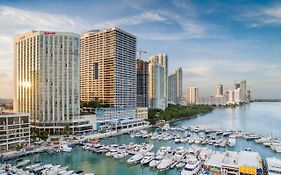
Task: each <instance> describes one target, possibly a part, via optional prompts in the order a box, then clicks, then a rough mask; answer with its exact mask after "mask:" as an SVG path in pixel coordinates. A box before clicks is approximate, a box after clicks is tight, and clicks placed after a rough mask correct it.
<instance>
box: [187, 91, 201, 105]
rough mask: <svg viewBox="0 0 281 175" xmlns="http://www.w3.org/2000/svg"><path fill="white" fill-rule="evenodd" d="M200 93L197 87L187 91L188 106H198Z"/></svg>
mask: <svg viewBox="0 0 281 175" xmlns="http://www.w3.org/2000/svg"><path fill="white" fill-rule="evenodd" d="M198 94H199V92H198V88H197V87H189V88H188V90H187V103H188V104H197V102H198V97H199V95H198Z"/></svg>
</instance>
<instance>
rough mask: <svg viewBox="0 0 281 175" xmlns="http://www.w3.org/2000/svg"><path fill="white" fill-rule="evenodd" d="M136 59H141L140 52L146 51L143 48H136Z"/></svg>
mask: <svg viewBox="0 0 281 175" xmlns="http://www.w3.org/2000/svg"><path fill="white" fill-rule="evenodd" d="M136 52H137V59H140V60H141V54H142V53H147V52H146V51H145V50H137V51H136Z"/></svg>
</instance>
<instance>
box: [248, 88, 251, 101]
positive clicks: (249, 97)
mask: <svg viewBox="0 0 281 175" xmlns="http://www.w3.org/2000/svg"><path fill="white" fill-rule="evenodd" d="M249 102H251V91H250V90H248V91H247V103H249Z"/></svg>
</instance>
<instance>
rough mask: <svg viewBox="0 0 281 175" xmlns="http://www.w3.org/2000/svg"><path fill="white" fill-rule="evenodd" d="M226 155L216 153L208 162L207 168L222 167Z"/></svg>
mask: <svg viewBox="0 0 281 175" xmlns="http://www.w3.org/2000/svg"><path fill="white" fill-rule="evenodd" d="M225 154H226V153H222V152H216V153H214V154H213V155H212V156H211V157H210V159H209V160H208V161H207V162H206V165H207V166H212V167H219V168H220V167H221V164H222V161H223V159H224V157H225Z"/></svg>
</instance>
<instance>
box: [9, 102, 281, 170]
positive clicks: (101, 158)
mask: <svg viewBox="0 0 281 175" xmlns="http://www.w3.org/2000/svg"><path fill="white" fill-rule="evenodd" d="M255 105H256V104H251V106H254V107H255ZM252 108H253V107H252ZM223 110H224V111H227V110H228V109H217V110H215V111H214V113H213V114H207V115H212V117H213V118H212V119H214V118H215V117H217V112H221V111H223ZM236 110H240V109H239V108H236V109H233V111H236ZM251 110H252V109H251ZM269 114H270V113H269ZM205 117H206V115H205V116H200V117H196V118H194V119H189V120H183V121H181V122H180V123H181V124H178V123H177V122H175V123H171V125H165V126H163V127H161V128H152V129H147V130H140V131H137V132H136V131H134V132H130V133H123V134H122V135H117V136H111V137H104V138H101V139H100V142H99V144H94V145H93V144H91V143H86V142H85V143H84V144H83V146H78V145H76V146H74V147H72V149H71V150H70V152H68V151H65V152H64V151H61V152H55V153H52V154H51V153H50V152H49V151H45V152H42V153H37V154H32V155H29V156H25V157H22V158H21V159H23V160H25V159H26V160H30V161H31V163H34V162H41V163H43V164H50V162H51V163H52V164H53V165H62V166H68V167H69V169H71V170H73V171H79V170H83V171H84V172H85V173H95V174H104V175H105V174H151V175H152V174H169V175H170V174H171V175H176V174H186V173H187V174H188V173H190V172H186V171H195V172H196V171H197V169H199V170H198V172H200V173H201V174H206V173H207V172H209V173H210V172H213V171H217V172H220V173H223V172H224V171H234V172H236V173H237V172H239V171H246V170H248V169H249V168H245V167H244V169H243V166H242V164H243V163H245V162H243V161H242V160H241V159H242V158H243V157H245V154H252V157H256V158H253V159H252V160H257V161H253V162H259V164H260V162H261V164H262V165H263V167H262V168H261V167H255V168H254V167H252V169H251V171H252V172H255V173H257V172H259V171H262V172H263V173H265V172H266V171H267V167H271V168H269V169H268V171H272V172H278V171H279V169H280V168H278V166H276V165H279V163H280V162H279V161H280V159H281V156H280V153H278V148H279V144H280V139H279V135H277V134H268V132H267V131H268V130H272V127H270V129H264V131H265V132H263V133H261V132H260V130H259V132H253V131H251V130H243V128H242V129H241V128H228V129H225V128H223V127H220V128H219V127H214V126H213V125H219V124H218V121H219V120H215V121H214V122H215V124H214V123H211V122H210V120H208V118H207V119H206V118H205ZM234 117H236V116H233V118H234ZM247 117H248V116H247ZM209 118H210V117H209ZM203 119H204V120H205V121H206V122H209V123H210V124H209V125H205V124H204V123H203V122H202V121H201V120H203ZM267 119H270V115H268V118H267ZM196 120H197V121H198V122H199V123H198V124H196V123H194V122H195V121H196ZM188 121H190V123H188ZM221 122H229V121H221ZM256 122H259V121H256ZM267 123H271V124H272V121H269V122H267ZM275 123H277V121H275ZM253 125H255V123H254V124H253ZM206 126H208V127H206ZM270 126H272V125H270ZM278 129H279V128H277V127H276V133H278V132H279V130H278ZM269 133H270V132H269ZM277 145H278V146H277ZM273 148H275V149H273ZM248 156H249V155H247V157H248ZM167 157H169V158H167ZM240 157H242V158H240ZM268 159H269V160H273V161H269V163H267V160H268ZM129 160H130V161H129ZM239 160H240V161H239ZM15 161H16V160H12V161H9V163H11V164H13V165H14V163H15ZM198 161H199V162H200V164H198ZM239 162H240V164H239ZM246 163H247V162H246ZM108 165H110V166H108ZM270 165H272V166H270ZM248 166H250V165H248ZM251 166H253V165H251ZM197 167H199V168H197ZM241 167H242V168H241ZM272 167H273V168H272ZM276 167H277V168H276ZM254 169H255V171H254ZM277 174H278V173H277Z"/></svg>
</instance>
